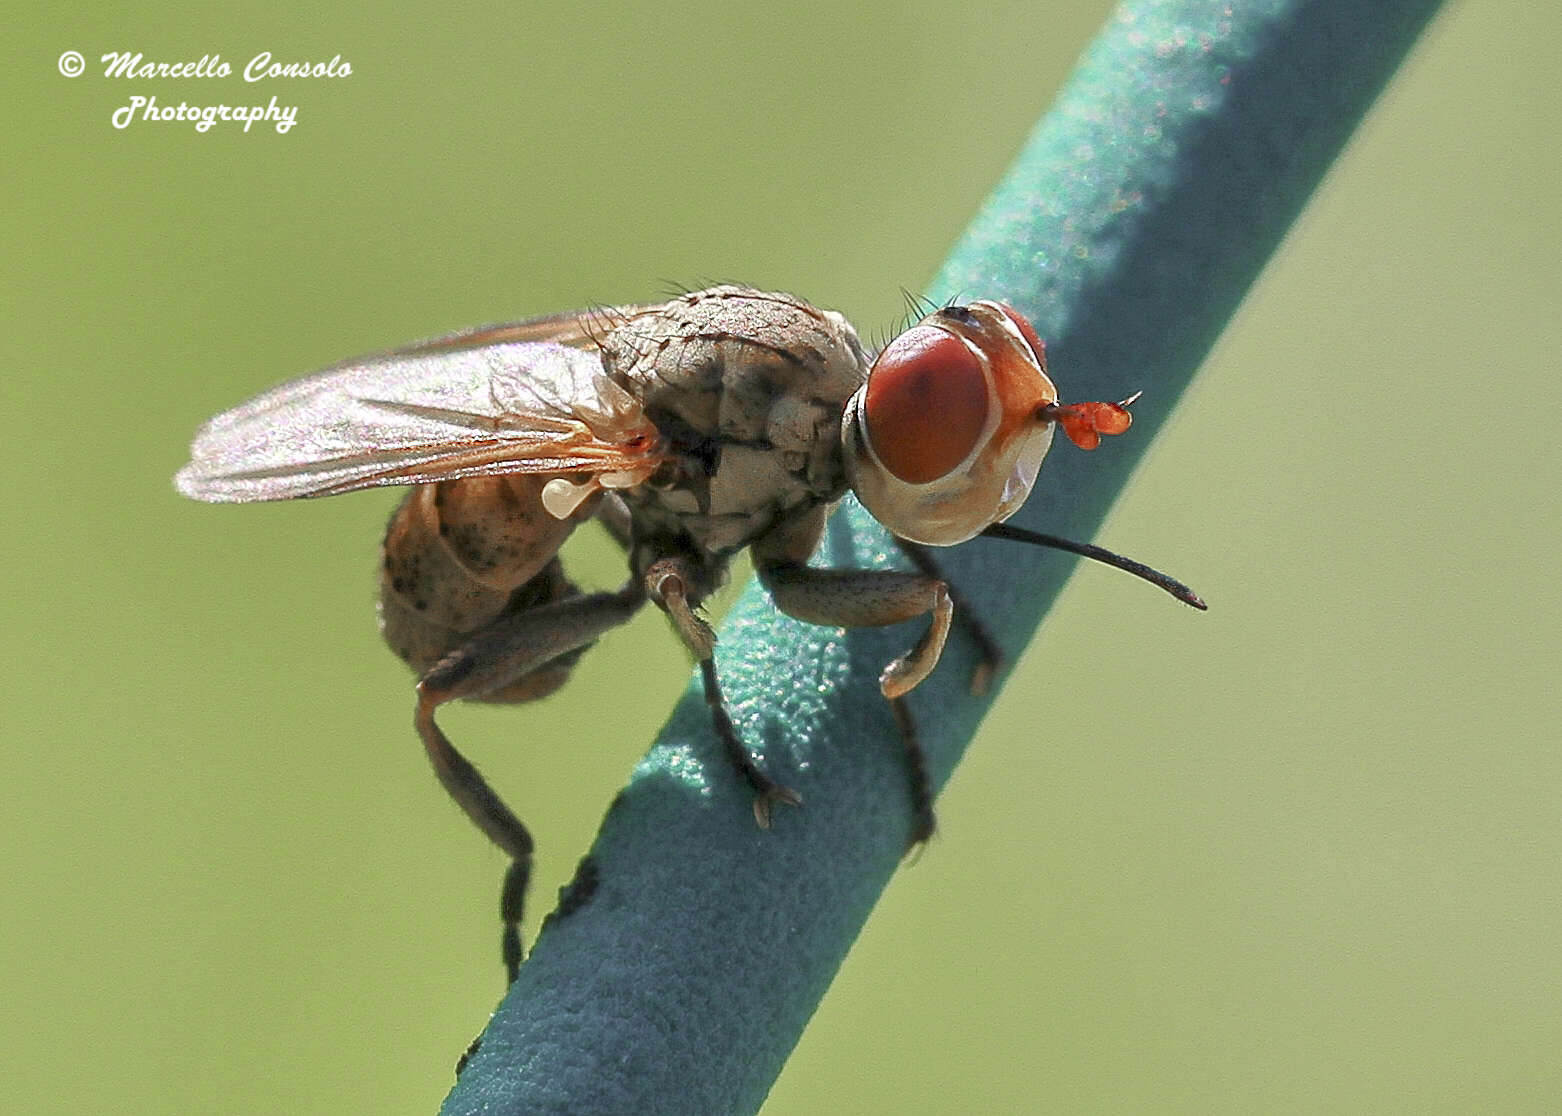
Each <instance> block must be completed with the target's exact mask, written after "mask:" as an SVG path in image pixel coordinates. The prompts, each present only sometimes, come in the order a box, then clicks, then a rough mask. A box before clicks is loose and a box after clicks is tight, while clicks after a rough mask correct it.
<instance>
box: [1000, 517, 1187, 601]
mask: <svg viewBox="0 0 1562 1116" xmlns="http://www.w3.org/2000/svg"><path fill="white" fill-rule="evenodd" d="M982 534H983V535H985V536H986V537H987V538H989V539H1011V540H1013V541H1014V542H1024V543H1031V544H1032V545H1034V546H1050V547H1052V549H1054V550H1066V551H1068V552H1069V553H1070V554H1078V555H1079V556H1080V557H1081V558H1092V559H1094V560H1095V561H1097V562H1104V563H1106V564H1107V565H1108V566H1116V567H1117V568H1118V569H1120V570H1126V571H1127V572H1128V573H1131V574H1133V575H1134V576H1135V577H1142V578H1144V580H1146V581H1148V582H1149V583H1150V584H1151V585H1158V586H1160V587H1161V588H1162V589H1164V590H1166V591H1167V592H1168V593H1170V594H1171V595H1172V596H1174V597H1176V598H1177V599H1178V600H1179V601H1182V602H1183V603H1184V604H1189V605H1192V606H1193V607H1194V608H1197V609H1207V608H1209V605H1207V604H1205V603H1204V599H1203V598H1202V597H1200V596H1199V595H1198V594H1197V593H1195V592H1194V591H1193V590H1192V589H1189V588H1188V587H1187V586H1186V585H1184V584H1183V583H1182V582H1180V581H1178V580H1177V579H1176V578H1174V577H1167V576H1166V575H1165V574H1163V573H1162V572H1161V571H1160V570H1157V569H1154V568H1152V567H1150V566H1146V565H1145V564H1144V563H1143V562H1135V561H1134V560H1133V559H1132V558H1124V557H1123V556H1122V555H1121V554H1114V553H1113V552H1112V551H1110V550H1107V549H1105V548H1104V547H1099V546H1096V545H1095V544H1093V543H1077V542H1073V541H1072V540H1070V539H1065V538H1060V537H1058V536H1057V535H1044V534H1042V533H1041V532H1040V531H1027V530H1026V529H1025V528H1023V527H1013V526H1010V525H1009V524H1007V523H994V524H992V525H991V526H989V527H988V528H986V529H985V530H984V531H982Z"/></svg>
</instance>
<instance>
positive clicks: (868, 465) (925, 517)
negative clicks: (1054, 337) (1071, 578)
mask: <svg viewBox="0 0 1562 1116" xmlns="http://www.w3.org/2000/svg"><path fill="white" fill-rule="evenodd" d="M1131 402H1132V400H1131V399H1130V400H1126V401H1124V402H1123V403H1075V404H1071V405H1068V406H1061V405H1059V403H1058V392H1057V389H1056V388H1055V387H1053V385H1052V381H1051V380H1050V379H1049V378H1048V377H1047V360H1046V351H1045V348H1044V347H1043V345H1042V342H1041V340H1040V338H1038V337H1037V336H1036V331H1035V329H1034V328H1032V326H1031V324H1030V322H1028V321H1026V320H1025V318H1024V317H1023V316H1022V315H1021V314H1020V313H1019V312H1017V311H1016V310H1014V309H1013V308H1012V307H1009V306H1006V305H1004V304H1003V303H1001V302H991V301H987V300H982V301H980V302H973V303H971V304H970V305H968V306H946V307H942V308H940V309H938V310H935V311H933V312H932V313H931V314H929V315H927V316H926V317H925V318H923V319H922V320H921V321H920V322H918V323H917V324H916V325H914V326H912V327H911V328H910V329H908V330H907V331H906V332H904V333H902V334H901V335H900V336H899V337H897V338H895V339H894V340H893V341H891V342H890V343H889V344H888V345H886V346H885V347H884V351H883V352H881V353H880V354H879V355H878V359H877V360H875V361H874V362H873V367H872V368H871V369H870V370H869V372H868V378H867V380H866V381H865V382H864V383H863V385H862V387H860V388H859V389H858V390H857V392H856V394H855V395H853V396H852V398H851V400H850V401H849V402H848V403H847V405H846V413H845V415H844V417H843V419H842V423H841V439H842V444H843V448H844V450H845V456H846V471H847V477H848V479H849V480H850V482H851V486H852V490H853V491H854V492H856V494H857V498H858V499H859V500H860V501H861V502H862V505H863V506H864V507H865V508H867V509H868V511H869V513H870V514H872V516H873V517H874V518H875V519H877V520H878V521H879V522H880V523H882V524H884V526H885V527H887V528H889V529H890V530H891V531H892V532H894V533H895V534H896V535H899V536H900V537H901V538H905V539H910V540H911V541H913V542H919V543H928V544H931V545H935V546H950V545H953V544H954V543H958V542H964V541H965V540H966V539H969V538H972V537H973V536H975V535H977V534H979V533H981V531H982V530H983V529H984V528H986V527H989V526H991V525H992V524H994V523H999V522H1002V521H1003V520H1005V519H1007V518H1009V516H1011V515H1013V514H1014V512H1015V511H1017V510H1018V509H1019V507H1020V505H1021V504H1023V503H1024V502H1025V498H1026V497H1027V496H1029V495H1030V490H1031V487H1032V486H1033V485H1034V484H1035V483H1036V474H1037V472H1038V471H1039V470H1040V468H1041V460H1042V458H1043V457H1044V456H1045V455H1046V453H1047V449H1048V447H1049V446H1051V444H1052V432H1053V428H1054V427H1057V426H1061V427H1062V428H1063V432H1064V433H1065V434H1066V435H1067V436H1068V438H1069V440H1070V441H1072V442H1073V443H1074V444H1075V445H1077V446H1079V447H1080V448H1081V449H1094V448H1095V447H1096V445H1098V444H1099V443H1100V441H1101V435H1102V434H1121V433H1122V432H1123V431H1125V430H1127V429H1128V425H1129V423H1130V422H1131V421H1132V419H1131V418H1130V416H1129V414H1128V411H1127V409H1126V408H1127V404H1128V403H1131Z"/></svg>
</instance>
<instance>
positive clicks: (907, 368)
mask: <svg viewBox="0 0 1562 1116" xmlns="http://www.w3.org/2000/svg"><path fill="white" fill-rule="evenodd" d="M987 408H988V393H987V377H986V376H985V375H984V374H983V372H982V364H981V361H979V360H978V359H977V356H976V354H975V353H973V352H972V351H971V348H970V346H969V345H967V344H966V343H965V342H964V341H962V340H961V339H960V338H958V337H956V336H954V335H953V334H951V333H946V332H945V331H943V330H941V329H936V328H934V327H933V326H916V327H914V328H912V329H908V330H907V331H906V332H905V333H902V334H901V335H900V336H899V337H897V338H895V340H893V341H891V342H890V343H889V344H888V345H887V346H886V347H885V349H884V351H883V352H882V353H880V354H879V359H878V360H877V361H876V362H875V363H874V365H873V371H872V372H871V373H870V374H869V376H868V390H867V394H866V397H865V398H864V400H863V410H864V416H863V417H864V423H865V425H866V427H867V432H868V441H869V442H870V443H871V444H872V446H873V450H874V452H875V453H876V454H877V455H878V458H879V460H880V461H881V462H882V463H883V464H884V467H885V468H886V469H888V470H889V471H890V472H891V473H892V474H894V475H895V476H896V477H897V478H899V479H900V480H903V481H905V482H906V483H907V484H927V483H928V482H930V481H935V480H937V479H938V478H939V477H942V476H945V475H946V474H948V473H949V472H950V471H952V470H953V469H954V468H955V466H957V465H959V464H960V463H961V462H962V461H964V460H965V459H966V458H967V457H969V456H970V454H971V451H972V450H973V449H975V448H976V445H977V443H978V442H979V441H980V440H981V436H982V431H983V430H984V429H985V428H986V426H987Z"/></svg>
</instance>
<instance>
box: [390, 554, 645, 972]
mask: <svg viewBox="0 0 1562 1116" xmlns="http://www.w3.org/2000/svg"><path fill="white" fill-rule="evenodd" d="M644 601H645V595H644V593H643V592H642V590H641V588H640V586H639V584H638V583H633V584H632V585H630V586H627V587H626V588H625V589H623V590H620V591H619V592H617V593H593V594H590V595H588V596H582V597H572V598H570V599H568V600H564V601H558V602H555V603H553V604H548V605H543V606H541V607H538V608H533V609H527V610H524V611H521V612H516V613H512V614H509V615H506V616H503V617H501V618H500V619H499V620H497V621H495V622H494V623H493V624H491V625H489V626H488V627H487V628H486V629H484V630H483V631H481V632H479V633H477V634H476V635H475V636H473V637H472V638H471V639H470V640H468V641H467V642H466V643H465V644H464V645H463V646H461V647H459V648H457V649H456V650H455V651H453V652H451V653H450V654H449V655H447V656H445V658H443V659H441V660H440V661H439V662H438V663H436V664H434V666H433V667H431V668H430V669H429V672H428V673H427V674H425V675H424V676H423V679H422V681H420V682H419V683H418V704H417V709H416V711H415V713H414V716H413V723H414V724H415V725H416V727H417V730H418V737H419V738H420V739H421V740H422V741H423V747H424V749H425V750H426V751H427V752H428V757H429V761H430V762H431V763H432V764H433V765H434V773H435V774H436V775H437V776H439V781H440V783H441V784H442V785H443V786H444V788H445V790H446V791H447V792H448V793H449V795H450V797H451V798H452V799H454V800H455V802H456V804H457V805H458V806H460V807H461V809H462V810H463V811H465V813H466V815H467V817H469V818H471V819H472V822H473V823H474V824H475V825H476V826H477V828H479V829H481V830H482V831H483V832H484V833H486V834H487V835H488V839H489V840H490V841H492V842H493V843H494V844H495V845H498V846H499V848H501V849H502V850H504V852H505V853H506V854H508V855H509V857H510V861H511V863H510V867H509V869H508V870H507V871H506V873H505V877H504V887H503V889H502V891H501V893H500V897H499V915H500V918H501V920H502V921H503V924H504V929H503V931H502V934H501V939H500V948H501V951H502V953H503V957H504V965H505V971H506V973H507V974H508V976H509V979H510V980H512V981H513V980H514V979H515V976H516V972H517V971H518V969H519V967H520V963H521V932H520V924H521V915H522V913H523V910H524V905H525V898H526V885H527V881H528V879H529V878H530V875H531V857H532V838H531V834H530V833H528V832H527V830H526V827H525V826H524V825H522V824H521V821H520V819H519V818H517V817H516V816H515V815H514V814H513V813H511V812H510V808H509V807H508V806H506V805H505V804H504V801H503V800H502V799H500V797H499V796H498V795H497V794H496V793H495V792H494V790H493V788H492V787H490V786H489V785H488V783H487V781H486V780H485V779H484V778H483V776H482V774H481V773H480V772H479V771H478V770H477V768H476V767H474V766H472V764H471V763H470V762H469V761H468V760H467V759H466V757H464V756H463V755H461V753H460V752H458V751H456V748H455V746H454V745H453V744H451V743H450V738H449V737H447V736H446V735H445V733H444V730H443V729H441V728H440V727H439V725H438V724H437V723H436V722H435V720H434V711H435V710H436V709H437V708H438V707H439V706H440V705H442V704H444V703H445V702H447V701H451V700H453V699H455V698H463V697H477V696H481V695H482V694H484V693H488V692H490V691H492V690H497V689H500V688H501V687H504V686H507V685H509V684H510V683H512V682H515V681H517V680H519V679H522V678H525V677H526V676H527V675H529V674H531V673H532V672H533V671H536V670H539V669H541V668H543V667H545V666H547V665H548V664H549V663H550V662H551V661H552V660H554V659H557V658H558V657H559V656H561V655H567V654H569V653H570V652H571V651H577V650H579V649H580V648H582V647H584V646H585V645H586V644H588V643H590V642H591V641H592V640H594V639H596V638H597V637H598V636H600V635H601V634H602V633H603V632H605V631H607V630H609V629H610V628H613V627H616V626H618V625H619V624H622V623H624V622H625V621H627V620H628V619H629V618H630V617H631V616H633V615H634V613H635V611H636V610H637V609H638V608H639V607H640V605H641V604H642V603H643V602H644Z"/></svg>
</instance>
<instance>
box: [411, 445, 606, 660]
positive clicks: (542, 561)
mask: <svg viewBox="0 0 1562 1116" xmlns="http://www.w3.org/2000/svg"><path fill="white" fill-rule="evenodd" d="M549 479H550V478H548V477H547V476H531V475H524V474H514V475H508V476H497V477H468V478H465V479H463V480H454V481H441V482H439V483H438V484H427V485H420V486H418V487H416V488H414V489H412V491H410V492H409V493H408V494H407V498H406V499H405V500H403V501H402V503H401V506H400V507H398V508H397V509H396V511H395V513H394V514H393V515H392V516H391V520H390V524H389V526H388V527H387V528H386V532H385V543H384V547H383V550H384V554H383V558H382V561H381V568H380V628H381V632H382V634H383V635H384V637H385V640H386V642H387V643H389V644H390V646H391V648H392V650H394V651H395V652H396V653H397V654H398V655H400V656H401V657H402V658H403V659H405V660H406V661H407V662H408V663H410V664H411V665H412V666H413V668H414V669H416V670H419V671H423V670H426V669H427V668H428V667H429V666H432V665H433V664H434V663H435V662H437V661H438V660H439V659H440V658H442V657H444V656H445V655H446V654H448V653H449V652H450V651H452V650H454V649H455V648H456V647H457V646H459V645H460V644H461V643H462V642H464V641H465V639H466V638H467V637H468V636H470V635H471V634H472V633H474V632H476V631H477V630H479V629H480V628H482V627H484V626H485V625H487V624H489V623H491V622H492V621H493V620H494V619H496V618H497V617H498V616H499V615H501V614H502V613H504V612H505V611H506V610H511V609H514V608H517V607H534V606H535V605H536V604H539V603H546V600H547V599H554V598H555V597H559V596H564V595H572V594H573V592H574V588H573V586H570V585H569V584H568V582H566V581H565V580H564V577H563V573H562V571H560V570H558V568H557V566H558V563H557V562H556V561H555V560H554V558H555V555H556V554H557V553H558V550H559V547H561V546H562V545H563V544H564V540H565V539H566V538H567V537H568V536H569V534H570V532H571V531H573V530H574V528H575V526H576V525H577V524H578V523H579V522H581V521H582V519H583V518H586V517H588V516H589V512H590V508H589V507H586V508H582V509H581V512H580V513H578V514H576V515H573V516H571V517H570V518H568V519H566V520H562V521H561V520H558V519H555V518H553V517H552V516H550V515H549V514H548V513H547V511H546V510H545V509H544V508H543V506H542V498H541V492H542V486H543V485H544V484H545V483H546V482H547V481H548V480H549ZM528 593H529V594H530V595H531V596H530V597H527V594H528ZM531 598H537V599H536V600H532V599H531Z"/></svg>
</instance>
